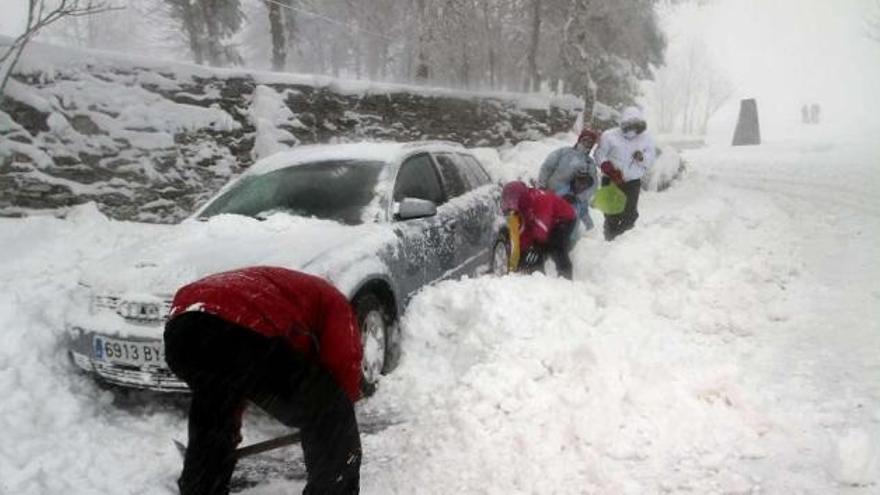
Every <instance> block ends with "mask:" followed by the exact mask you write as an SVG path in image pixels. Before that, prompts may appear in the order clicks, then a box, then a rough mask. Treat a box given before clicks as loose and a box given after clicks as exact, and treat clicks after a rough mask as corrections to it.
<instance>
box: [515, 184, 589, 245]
mask: <svg viewBox="0 0 880 495" xmlns="http://www.w3.org/2000/svg"><path fill="white" fill-rule="evenodd" d="M517 212H518V213H519V214H520V216H521V217H522V219H523V223H522V226H521V227H520V240H519V242H520V249H522V250H523V251H525V250H526V249H528V248H529V247H530V246H532V245H533V244H544V243H546V242H547V239H548V237H549V236H550V231H552V230H553V228H554V227H555V226H556V225H558V224H560V223H564V222H574V220H575V218H577V214H576V213H575V211H574V208H572V206H571V205H570V204H569V203H568V201H566V200H564V199H562V198H560V197H559V196H557V195H555V194H553V193H552V192H548V191H545V190H543V189H536V188H533V187H530V188H528V189H527V190H526V191H525V192H524V193H523V194H522V196H520V198H519V202H518V208H517Z"/></svg>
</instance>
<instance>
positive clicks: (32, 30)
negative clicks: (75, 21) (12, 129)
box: [0, 0, 112, 98]
mask: <svg viewBox="0 0 880 495" xmlns="http://www.w3.org/2000/svg"><path fill="white" fill-rule="evenodd" d="M47 3H48V2H47V1H46V0H28V16H27V25H26V26H25V30H24V33H22V34H21V35H19V36H18V37H17V38H15V39H14V40H13V41H12V44H11V45H10V46H9V48H8V49H7V50H6V52H5V53H4V54H3V55H0V98H2V97H3V94H4V90H5V89H6V84H7V83H8V82H9V78H10V77H11V76H12V71H13V69H14V68H15V65H16V64H17V63H18V60H19V58H21V52H22V51H23V50H24V47H25V46H26V45H27V44H28V42H29V41H30V40H31V39H33V38H34V37H35V36H36V35H37V33H38V32H39V31H40V30H41V29H43V28H45V27H46V26H49V25H50V24H52V23H54V22H56V21H58V20H59V19H63V18H65V17H80V16H87V15H93V14H97V13H100V12H106V11H108V10H110V9H111V8H112V7H110V6H109V5H108V4H107V3H105V2H103V1H100V0H99V1H93V0H58V1H57V2H53V3H54V7H50V6H49V5H47Z"/></svg>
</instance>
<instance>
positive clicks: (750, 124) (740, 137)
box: [733, 98, 761, 146]
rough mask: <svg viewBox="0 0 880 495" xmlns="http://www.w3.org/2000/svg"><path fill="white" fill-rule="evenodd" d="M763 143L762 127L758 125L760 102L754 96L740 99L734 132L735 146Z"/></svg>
mask: <svg viewBox="0 0 880 495" xmlns="http://www.w3.org/2000/svg"><path fill="white" fill-rule="evenodd" d="M755 144H761V127H760V126H759V125H758V103H757V102H756V101H755V99H754V98H749V99H746V100H742V101H740V104H739V118H738V119H737V121H736V130H735V131H734V132H733V146H748V145H755Z"/></svg>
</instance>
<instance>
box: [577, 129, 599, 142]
mask: <svg viewBox="0 0 880 495" xmlns="http://www.w3.org/2000/svg"><path fill="white" fill-rule="evenodd" d="M584 139H589V140H590V141H592V142H593V143H595V142H596V141H598V140H599V133H598V132H596V131H594V130H593V129H589V128H587V129H584V130H582V131H581V133H580V134H578V139H577V142H579V143H580V142H581V141H583V140H584Z"/></svg>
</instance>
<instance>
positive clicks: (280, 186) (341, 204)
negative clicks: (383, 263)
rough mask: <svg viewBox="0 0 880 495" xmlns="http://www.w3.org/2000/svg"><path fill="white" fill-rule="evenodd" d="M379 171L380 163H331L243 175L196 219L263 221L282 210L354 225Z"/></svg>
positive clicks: (367, 203) (381, 166)
mask: <svg viewBox="0 0 880 495" xmlns="http://www.w3.org/2000/svg"><path fill="white" fill-rule="evenodd" d="M384 166H385V164H384V163H382V162H371V161H360V160H330V161H322V162H315V163H305V164H302V165H296V166H292V167H286V168H282V169H280V170H276V171H274V172H269V173H266V174H262V175H252V176H245V177H242V178H241V180H239V181H238V182H237V183H236V184H235V185H233V186H232V187H231V188H230V189H229V190H228V191H227V192H225V193H224V194H222V195H220V196H219V197H217V198H216V199H215V200H213V201H212V202H211V203H210V204H209V205H208V206H207V207H205V209H204V210H203V211H202V213H201V214H200V215H199V216H200V217H201V218H207V217H211V216H214V215H219V214H221V213H232V214H238V215H247V216H251V217H256V218H262V217H263V216H264V215H267V214H270V213H272V212H275V211H285V212H288V213H291V214H293V215H299V216H304V217H316V218H322V219H326V220H335V221H337V222H342V223H345V224H348V225H356V224H359V223H362V222H363V220H362V217H363V212H364V210H365V209H366V208H367V206H368V205H369V204H370V202H371V201H372V200H373V199H374V198H375V196H376V193H375V190H376V184H377V180H378V177H379V173H380V172H381V171H382V168H383V167H384Z"/></svg>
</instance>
